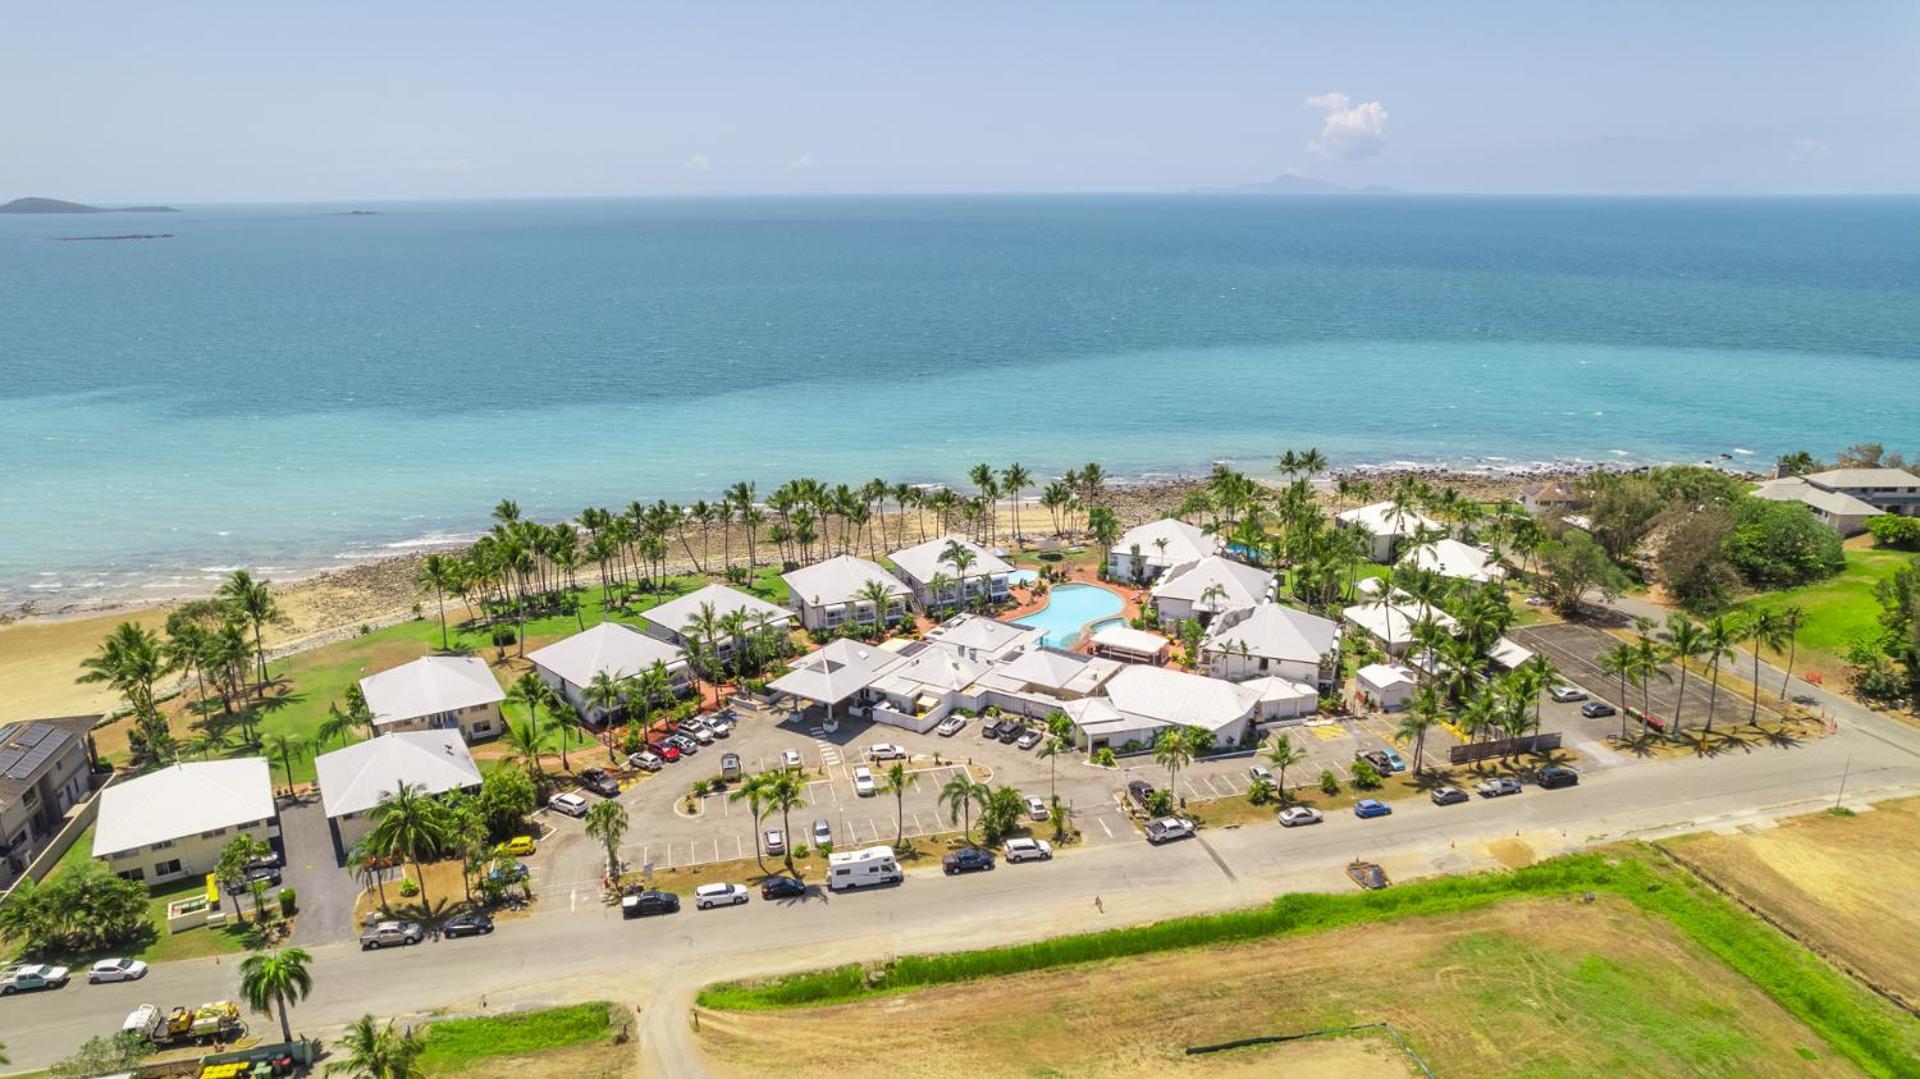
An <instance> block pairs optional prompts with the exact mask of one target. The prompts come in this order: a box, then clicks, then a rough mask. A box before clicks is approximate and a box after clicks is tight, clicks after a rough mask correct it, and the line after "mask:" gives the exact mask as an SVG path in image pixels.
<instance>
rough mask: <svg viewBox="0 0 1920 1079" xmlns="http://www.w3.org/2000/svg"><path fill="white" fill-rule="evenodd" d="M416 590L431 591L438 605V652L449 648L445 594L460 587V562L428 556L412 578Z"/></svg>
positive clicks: (438, 555)
mask: <svg viewBox="0 0 1920 1079" xmlns="http://www.w3.org/2000/svg"><path fill="white" fill-rule="evenodd" d="M413 583H414V586H415V587H416V588H419V589H420V590H421V591H422V592H426V591H431V592H432V593H433V598H434V601H435V602H436V603H438V604H439V605H440V650H441V651H442V652H445V651H447V649H448V648H449V647H451V645H450V643H449V642H448V639H447V593H448V592H452V591H455V590H456V589H458V588H459V587H460V560H459V559H457V558H452V557H449V556H447V555H443V554H430V555H428V556H427V557H426V558H425V559H423V560H422V561H421V563H420V572H419V573H418V574H416V575H415V576H414V578H413Z"/></svg>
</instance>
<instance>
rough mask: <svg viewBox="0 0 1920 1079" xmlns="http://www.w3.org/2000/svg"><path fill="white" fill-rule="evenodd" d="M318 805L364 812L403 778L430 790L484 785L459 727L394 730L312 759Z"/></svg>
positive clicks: (330, 811)
mask: <svg viewBox="0 0 1920 1079" xmlns="http://www.w3.org/2000/svg"><path fill="white" fill-rule="evenodd" d="M313 770H314V772H315V774H316V775H317V777H318V778H319V780H320V805H321V807H322V808H323V809H325V810H326V814H327V816H329V817H342V816H345V815H347V814H348V813H364V812H366V811H367V810H369V809H372V808H373V807H374V806H377V805H379V804H380V800H381V799H382V798H384V797H386V796H387V795H389V794H392V793H393V792H394V791H396V790H398V789H399V787H400V784H401V783H403V782H404V783H411V784H413V785H415V786H418V787H424V788H425V789H426V793H428V794H442V793H445V792H446V791H450V790H459V789H461V788H464V787H477V786H479V785H480V769H479V768H477V767H475V766H474V763H473V754H471V753H469V752H467V743H466V741H465V739H463V738H462V737H461V736H460V732H459V731H457V730H452V729H448V730H438V731H395V732H394V733H392V734H383V735H381V736H380V737H378V738H369V739H367V740H366V741H364V742H356V743H354V744H353V745H350V746H348V747H346V748H345V749H336V750H334V751H333V752H332V753H322V754H321V755H320V756H318V757H316V758H314V761H313Z"/></svg>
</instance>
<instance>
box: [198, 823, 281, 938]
mask: <svg viewBox="0 0 1920 1079" xmlns="http://www.w3.org/2000/svg"><path fill="white" fill-rule="evenodd" d="M272 853H273V848H272V847H269V846H267V844H266V843H265V842H263V841H261V840H260V839H259V838H258V837H256V836H253V835H250V834H248V833H246V832H242V833H240V834H239V835H237V836H234V837H233V838H232V839H229V840H227V844H226V846H224V847H221V848H220V859H219V861H217V862H215V863H214V868H213V876H214V879H215V880H217V881H219V882H220V886H221V887H223V888H225V889H226V890H227V895H228V896H229V897H231V898H232V899H233V910H234V913H235V914H238V913H240V893H241V892H243V891H245V890H246V888H247V869H248V868H249V867H250V866H252V865H253V862H254V859H256V858H264V857H266V856H267V855H269V854H272ZM266 920H267V917H266V913H265V912H264V911H263V910H262V909H261V907H260V897H259V896H254V903H253V921H254V924H255V925H264V924H265V923H266Z"/></svg>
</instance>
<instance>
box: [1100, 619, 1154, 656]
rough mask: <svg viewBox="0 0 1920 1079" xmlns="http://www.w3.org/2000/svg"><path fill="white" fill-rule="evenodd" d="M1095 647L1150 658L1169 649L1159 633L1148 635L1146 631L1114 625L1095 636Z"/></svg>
mask: <svg viewBox="0 0 1920 1079" xmlns="http://www.w3.org/2000/svg"><path fill="white" fill-rule="evenodd" d="M1093 645H1094V647H1095V648H1117V649H1119V650H1121V651H1122V652H1135V653H1138V654H1140V655H1143V656H1150V655H1154V654H1156V653H1158V652H1159V651H1160V650H1161V649H1163V648H1165V647H1167V639H1166V638H1165V637H1162V636H1160V635H1159V634H1158V633H1148V632H1147V631H1146V630H1144V629H1134V628H1133V627H1132V626H1127V625H1113V626H1108V627H1107V628H1106V629H1103V630H1101V631H1100V632H1098V633H1096V634H1094V635H1093Z"/></svg>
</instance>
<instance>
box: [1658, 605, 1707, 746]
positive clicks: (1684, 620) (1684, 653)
mask: <svg viewBox="0 0 1920 1079" xmlns="http://www.w3.org/2000/svg"><path fill="white" fill-rule="evenodd" d="M1706 651H1707V634H1706V631H1705V630H1703V629H1701V628H1700V627H1699V626H1697V625H1695V624H1694V621H1693V619H1691V618H1688V617H1687V616H1686V615H1684V614H1670V615H1668V616H1667V658H1668V659H1670V660H1672V661H1673V663H1674V666H1676V667H1679V668H1680V694H1679V696H1678V697H1676V698H1674V702H1673V733H1674V734H1679V733H1680V726H1681V724H1680V709H1681V707H1682V706H1683V705H1685V704H1686V703H1687V664H1688V663H1691V662H1694V661H1695V660H1698V659H1699V658H1700V657H1701V656H1703V655H1705V654H1706Z"/></svg>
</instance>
